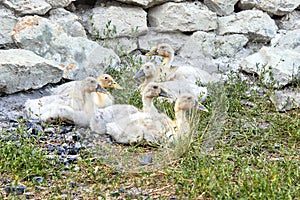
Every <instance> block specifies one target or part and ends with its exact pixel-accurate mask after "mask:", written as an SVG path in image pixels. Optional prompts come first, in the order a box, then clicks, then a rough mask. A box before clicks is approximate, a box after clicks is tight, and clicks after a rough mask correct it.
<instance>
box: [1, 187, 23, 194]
mask: <svg viewBox="0 0 300 200" xmlns="http://www.w3.org/2000/svg"><path fill="white" fill-rule="evenodd" d="M25 189H26V186H25V185H18V186H11V185H10V186H6V187H5V191H6V193H7V194H10V193H13V194H16V195H21V194H24V192H25Z"/></svg>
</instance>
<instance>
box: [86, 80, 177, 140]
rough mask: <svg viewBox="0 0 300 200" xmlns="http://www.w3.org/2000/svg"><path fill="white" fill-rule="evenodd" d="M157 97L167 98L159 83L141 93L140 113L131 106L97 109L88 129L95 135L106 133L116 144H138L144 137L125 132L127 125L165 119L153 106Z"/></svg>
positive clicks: (151, 85) (150, 85)
mask: <svg viewBox="0 0 300 200" xmlns="http://www.w3.org/2000/svg"><path fill="white" fill-rule="evenodd" d="M158 96H161V97H169V95H168V94H167V93H166V92H165V91H164V89H163V88H162V87H161V86H160V84H159V83H149V84H148V85H147V87H146V88H145V89H144V91H143V93H142V101H143V109H142V111H139V110H138V109H137V108H136V107H134V106H131V105H112V106H109V107H106V108H104V109H98V110H97V111H96V112H95V116H94V117H93V118H92V120H91V123H90V128H91V130H92V131H94V132H96V133H100V134H105V133H107V134H109V135H111V136H112V138H113V139H114V140H115V141H116V142H118V143H124V144H129V143H135V142H139V141H141V140H142V139H143V138H144V136H143V135H141V132H139V133H136V132H135V131H132V132H127V131H126V130H125V129H127V128H128V127H127V124H129V123H130V122H131V121H135V120H138V122H141V123H142V122H145V123H146V122H147V121H148V120H149V119H151V118H152V117H153V116H159V117H160V118H166V115H164V114H160V113H158V111H157V109H156V107H155V106H154V104H153V101H152V100H153V98H154V97H158ZM159 117H156V118H155V119H158V118H159ZM167 118H168V117H167ZM163 121H166V122H165V123H171V124H173V122H172V121H171V120H163ZM158 123H161V122H158ZM161 128H163V127H161ZM148 140H150V139H148Z"/></svg>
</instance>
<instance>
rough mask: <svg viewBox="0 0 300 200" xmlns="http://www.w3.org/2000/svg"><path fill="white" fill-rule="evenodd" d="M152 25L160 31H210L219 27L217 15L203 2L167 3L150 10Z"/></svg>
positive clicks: (149, 15) (149, 16) (149, 17)
mask: <svg viewBox="0 0 300 200" xmlns="http://www.w3.org/2000/svg"><path fill="white" fill-rule="evenodd" d="M148 19H149V23H150V26H151V27H155V28H156V30H157V31H159V32H167V31H182V32H191V31H210V30H215V29H216V28H217V15H216V14H215V13H213V12H211V11H210V10H209V9H208V8H207V7H206V6H205V5H203V4H202V3H201V2H183V3H173V2H169V3H165V4H163V5H160V6H157V7H154V8H151V9H150V10H149V12H148Z"/></svg>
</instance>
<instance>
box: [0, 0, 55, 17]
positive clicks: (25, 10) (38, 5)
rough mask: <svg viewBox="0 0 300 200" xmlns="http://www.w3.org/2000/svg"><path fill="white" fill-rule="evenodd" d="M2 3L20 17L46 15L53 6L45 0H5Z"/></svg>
mask: <svg viewBox="0 0 300 200" xmlns="http://www.w3.org/2000/svg"><path fill="white" fill-rule="evenodd" d="M2 3H3V4H4V5H5V6H6V7H8V8H9V9H12V10H14V11H16V12H17V13H18V14H20V15H33V14H37V15H44V14H46V13H47V12H48V11H49V10H50V9H51V5H50V4H48V3H47V2H45V1H44V0H35V1H24V0H3V1H2Z"/></svg>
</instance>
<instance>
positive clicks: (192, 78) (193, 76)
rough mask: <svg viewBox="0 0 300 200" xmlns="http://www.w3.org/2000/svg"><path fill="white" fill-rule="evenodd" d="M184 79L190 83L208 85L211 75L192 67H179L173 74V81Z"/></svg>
mask: <svg viewBox="0 0 300 200" xmlns="http://www.w3.org/2000/svg"><path fill="white" fill-rule="evenodd" d="M182 79H185V80H186V81H189V82H191V83H196V82H197V81H200V82H201V83H204V84H206V83H208V82H210V81H211V80H212V78H211V75H210V74H209V73H208V72H206V71H204V70H201V69H198V68H196V67H192V66H181V67H178V69H177V70H176V72H175V75H174V79H173V80H182Z"/></svg>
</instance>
